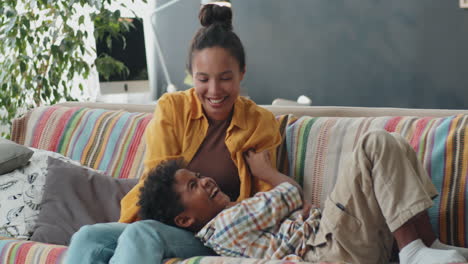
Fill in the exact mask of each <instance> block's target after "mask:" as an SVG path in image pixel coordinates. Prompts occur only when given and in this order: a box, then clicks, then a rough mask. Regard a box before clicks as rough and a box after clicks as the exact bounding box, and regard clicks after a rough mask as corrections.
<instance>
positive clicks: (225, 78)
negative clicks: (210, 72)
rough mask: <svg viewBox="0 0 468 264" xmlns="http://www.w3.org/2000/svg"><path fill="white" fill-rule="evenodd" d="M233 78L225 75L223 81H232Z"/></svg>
mask: <svg viewBox="0 0 468 264" xmlns="http://www.w3.org/2000/svg"><path fill="white" fill-rule="evenodd" d="M231 79H232V78H231V77H223V78H221V81H230V80H231Z"/></svg>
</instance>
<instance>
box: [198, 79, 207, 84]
mask: <svg viewBox="0 0 468 264" xmlns="http://www.w3.org/2000/svg"><path fill="white" fill-rule="evenodd" d="M198 81H199V82H202V83H205V82H207V81H208V79H198Z"/></svg>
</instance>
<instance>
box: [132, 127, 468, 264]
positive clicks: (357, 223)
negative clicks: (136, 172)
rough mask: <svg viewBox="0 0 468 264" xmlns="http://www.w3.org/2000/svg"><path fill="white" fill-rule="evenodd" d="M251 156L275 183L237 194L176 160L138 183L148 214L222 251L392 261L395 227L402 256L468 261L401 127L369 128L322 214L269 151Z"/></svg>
mask: <svg viewBox="0 0 468 264" xmlns="http://www.w3.org/2000/svg"><path fill="white" fill-rule="evenodd" d="M245 158H246V160H247V163H248V164H249V167H250V170H251V172H252V175H254V176H255V177H257V178H259V179H261V180H263V181H265V182H267V183H269V184H271V185H272V186H274V189H272V190H270V191H268V192H264V193H258V194H256V195H255V196H254V197H252V198H249V199H246V200H243V201H241V202H239V203H233V202H231V201H230V199H229V198H228V196H227V195H225V194H224V193H223V192H222V191H221V190H220V189H219V188H218V186H217V184H216V182H215V181H214V180H212V179H211V178H207V177H203V176H202V175H200V174H198V173H195V172H191V171H189V170H186V169H184V168H183V167H182V166H181V165H180V163H179V162H177V161H169V162H167V163H164V164H162V165H160V166H158V168H156V169H155V170H153V171H152V172H151V173H150V174H149V176H148V178H147V180H146V182H145V184H144V186H143V188H142V189H141V196H140V201H139V204H140V206H141V211H140V216H141V218H142V219H155V220H159V221H161V222H163V223H166V224H170V225H173V226H177V227H182V228H185V229H187V230H190V231H192V232H194V233H196V236H197V237H198V238H199V239H200V240H201V241H202V242H203V243H204V244H205V245H206V246H208V247H210V248H212V249H213V250H214V251H215V252H216V253H218V254H220V255H222V256H233V257H253V258H264V259H289V260H306V261H345V262H351V263H386V262H388V259H389V251H390V249H391V246H389V245H391V244H392V241H393V237H394V238H395V239H396V240H397V243H398V246H399V247H400V263H402V264H405V263H421V264H422V263H424V264H429V263H450V262H465V261H466V260H465V258H464V256H467V255H468V252H467V249H463V248H457V247H451V246H448V245H444V244H442V243H440V241H439V240H438V239H435V236H434V234H433V232H432V230H431V228H430V223H429V221H428V219H427V217H426V215H425V209H427V208H428V207H429V206H431V203H432V202H431V198H433V197H434V196H435V195H436V191H435V189H434V186H433V185H432V183H430V180H429V178H428V176H427V175H426V174H425V172H424V169H422V167H421V166H420V164H419V163H418V161H417V159H416V156H415V155H414V152H413V151H412V149H411V147H410V146H409V145H408V143H406V141H405V140H404V139H402V138H400V137H398V136H395V135H390V134H388V133H384V132H378V133H369V134H367V135H366V136H364V137H363V139H362V140H361V141H360V143H359V144H358V146H357V148H356V150H355V153H354V154H353V158H352V159H351V160H350V164H349V170H347V171H346V172H347V175H346V177H339V178H338V181H337V183H336V186H335V189H334V191H333V192H332V193H331V194H330V197H329V199H328V200H327V202H326V204H325V208H324V211H323V217H321V213H320V210H319V209H316V208H313V209H310V211H309V214H308V215H307V214H306V216H305V217H303V216H302V214H301V213H300V212H299V211H298V210H299V209H300V208H301V207H302V205H303V201H302V194H301V188H300V187H299V186H298V184H297V183H296V182H294V180H292V179H291V178H289V177H287V176H285V175H283V174H281V173H279V172H277V171H276V170H275V169H273V168H272V167H271V166H270V163H269V157H268V156H267V152H262V153H255V152H254V151H249V152H247V154H246V157H245ZM396 165H398V166H396ZM392 236H393V237H392ZM462 255H463V256H462Z"/></svg>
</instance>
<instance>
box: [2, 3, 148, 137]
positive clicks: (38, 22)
mask: <svg viewBox="0 0 468 264" xmlns="http://www.w3.org/2000/svg"><path fill="white" fill-rule="evenodd" d="M112 1H114V0H59V1H52V0H2V1H0V69H1V70H0V126H3V127H7V129H6V131H9V126H10V125H11V120H12V119H13V118H15V117H17V116H18V115H20V114H21V113H24V112H25V111H26V110H28V109H30V108H33V107H37V106H40V105H49V104H55V103H57V102H60V101H63V100H67V101H73V100H76V97H75V96H73V94H72V93H71V89H72V87H73V86H74V85H75V86H76V85H77V84H76V80H77V79H81V80H85V79H86V78H87V77H88V75H89V73H90V69H91V66H92V65H93V64H96V65H97V66H98V67H97V69H98V71H99V72H102V73H103V75H104V76H106V75H108V74H111V73H114V72H123V73H124V74H125V71H127V69H126V67H125V66H124V65H123V64H122V63H121V62H119V61H117V60H115V59H113V58H111V57H109V56H104V57H100V58H97V60H95V61H91V62H90V61H87V60H86V59H85V58H86V56H88V57H90V54H92V53H93V52H94V50H93V48H91V47H88V46H87V45H86V39H87V38H88V34H89V33H88V32H87V30H86V28H85V27H84V24H85V21H89V20H90V21H91V22H92V23H94V24H95V25H96V30H95V32H94V33H95V38H106V41H107V43H108V45H111V43H112V42H111V39H112V38H119V37H122V36H123V35H122V34H121V33H122V32H124V31H126V30H129V28H130V26H131V25H130V24H129V22H127V21H126V20H124V19H121V17H120V11H118V10H117V11H109V9H108V7H109V5H110V4H111V3H112ZM122 2H123V1H122ZM132 2H134V0H132ZM143 2H145V3H146V1H145V0H143ZM121 5H122V6H123V7H124V8H125V5H124V4H121ZM83 10H88V11H87V12H83ZM122 38H123V37H122ZM77 86H78V88H79V90H81V91H83V83H79V84H78V85H77ZM1 136H3V137H7V138H8V137H9V135H8V132H5V129H4V131H3V132H2V134H1Z"/></svg>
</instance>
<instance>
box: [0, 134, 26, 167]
mask: <svg viewBox="0 0 468 264" xmlns="http://www.w3.org/2000/svg"><path fill="white" fill-rule="evenodd" d="M32 155H33V151H32V150H30V149H29V148H27V147H25V146H22V145H19V144H16V143H15V142H13V141H10V140H7V139H4V138H1V137H0V175H2V174H5V173H8V172H11V171H14V170H16V169H17V168H19V167H22V166H24V165H26V163H28V161H29V159H30V158H31V156H32Z"/></svg>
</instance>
